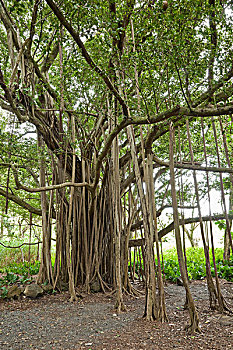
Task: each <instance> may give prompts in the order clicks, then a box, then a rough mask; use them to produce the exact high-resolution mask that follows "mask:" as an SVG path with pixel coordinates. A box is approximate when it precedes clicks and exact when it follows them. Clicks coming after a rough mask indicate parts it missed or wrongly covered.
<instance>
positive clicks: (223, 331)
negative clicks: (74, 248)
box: [0, 282, 233, 350]
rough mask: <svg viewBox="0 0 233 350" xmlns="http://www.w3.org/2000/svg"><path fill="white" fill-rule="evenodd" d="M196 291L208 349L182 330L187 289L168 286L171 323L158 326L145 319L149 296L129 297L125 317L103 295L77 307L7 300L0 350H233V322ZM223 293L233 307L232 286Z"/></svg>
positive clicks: (61, 300) (199, 286) (61, 299)
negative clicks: (146, 303) (145, 303)
mask: <svg viewBox="0 0 233 350" xmlns="http://www.w3.org/2000/svg"><path fill="white" fill-rule="evenodd" d="M191 290H192V293H193V297H194V299H195V300H196V303H197V305H198V309H199V314H200V319H201V323H202V330H203V333H204V334H205V335H206V336H207V339H208V341H207V345H206V347H205V343H203V339H202V338H198V337H196V338H195V339H193V338H191V337H188V336H187V334H186V333H185V332H184V331H183V329H184V325H185V324H187V321H188V315H187V311H184V310H183V304H184V299H185V290H184V288H183V287H180V286H176V285H168V286H167V287H166V288H165V291H166V300H167V312H168V316H169V323H166V324H163V325H159V327H158V324H157V323H147V322H145V321H144V320H142V315H143V310H144V297H140V298H130V297H128V298H126V305H127V309H128V312H127V313H122V314H120V315H116V314H115V312H114V309H113V305H114V299H113V298H111V297H107V296H104V295H102V294H95V295H89V296H86V297H85V298H84V299H83V300H82V301H79V302H76V303H69V302H68V295H67V294H62V295H53V296H48V295H47V296H43V297H41V298H39V299H36V300H29V299H22V300H21V301H11V302H9V301H8V302H5V301H4V302H2V303H1V304H0V310H1V314H0V349H1V350H9V349H12V350H28V349H33V350H43V349H45V350H49V349H58V350H61V349H66V350H69V349H91V350H93V349H106V350H109V349H164V350H165V349H166V350H169V349H173V348H176V349H179V348H180V349H182V350H184V349H208V350H209V349H214V350H215V349H224V350H227V349H233V318H232V317H230V316H227V315H225V316H222V315H219V314H218V313H216V312H212V311H210V310H209V306H208V292H207V288H206V285H205V284H204V283H202V282H200V283H194V284H192V285H191ZM224 293H225V296H226V297H227V298H228V299H227V301H228V302H230V303H231V305H232V306H233V303H232V298H233V284H226V285H224ZM221 337H222V338H221ZM180 339H183V345H182V346H181V344H180ZM219 339H221V344H222V345H221V344H220V343H219ZM195 341H196V342H195ZM186 343H187V344H186ZM174 344H175V345H174ZM185 344H186V345H185ZM192 344H194V345H195V346H196V348H195V347H193V346H192ZM203 344H204V345H203ZM219 344H220V345H219ZM173 345H174V346H173ZM221 346H223V347H221Z"/></svg>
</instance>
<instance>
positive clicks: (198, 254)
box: [164, 248, 233, 282]
mask: <svg viewBox="0 0 233 350" xmlns="http://www.w3.org/2000/svg"><path fill="white" fill-rule="evenodd" d="M186 255H187V268H188V276H189V279H190V280H198V279H204V278H205V276H206V273H205V256H204V251H203V248H187V251H186ZM215 255H216V265H217V272H218V275H219V277H220V278H225V279H226V280H228V281H233V258H231V259H230V261H223V260H222V256H223V250H222V249H220V248H218V249H216V251H215ZM210 257H211V261H210V262H211V272H212V275H213V276H215V273H214V266H213V259H212V253H211V251H210ZM164 273H165V277H166V279H168V280H170V281H172V282H176V280H177V278H178V277H179V276H180V270H179V264H178V259H177V254H176V250H175V249H171V250H168V251H166V252H165V253H164Z"/></svg>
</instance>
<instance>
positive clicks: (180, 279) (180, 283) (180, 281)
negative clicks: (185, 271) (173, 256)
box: [176, 277, 184, 286]
mask: <svg viewBox="0 0 233 350" xmlns="http://www.w3.org/2000/svg"><path fill="white" fill-rule="evenodd" d="M176 284H177V285H178V286H183V285H184V284H183V280H182V278H181V277H177V279H176Z"/></svg>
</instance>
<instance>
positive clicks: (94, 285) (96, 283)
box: [90, 278, 101, 293]
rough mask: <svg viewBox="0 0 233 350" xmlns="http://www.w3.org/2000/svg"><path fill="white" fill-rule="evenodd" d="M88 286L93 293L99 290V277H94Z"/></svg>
mask: <svg viewBox="0 0 233 350" xmlns="http://www.w3.org/2000/svg"><path fill="white" fill-rule="evenodd" d="M90 288H91V291H92V292H93V293H98V292H101V285H100V281H99V279H97V278H96V279H94V281H92V282H91V283H90Z"/></svg>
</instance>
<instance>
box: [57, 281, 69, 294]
mask: <svg viewBox="0 0 233 350" xmlns="http://www.w3.org/2000/svg"><path fill="white" fill-rule="evenodd" d="M58 288H59V289H60V291H61V292H66V291H67V290H69V283H67V282H64V281H60V282H59V283H58Z"/></svg>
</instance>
